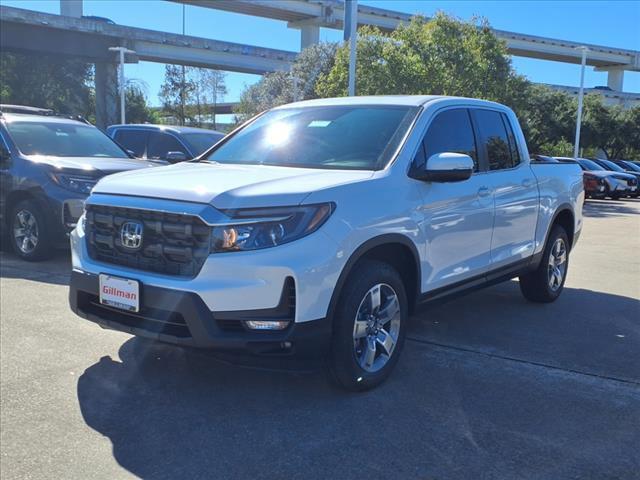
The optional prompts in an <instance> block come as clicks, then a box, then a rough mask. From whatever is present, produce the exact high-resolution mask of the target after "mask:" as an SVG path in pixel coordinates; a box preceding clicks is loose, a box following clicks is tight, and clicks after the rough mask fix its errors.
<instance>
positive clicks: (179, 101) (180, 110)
mask: <svg viewBox="0 0 640 480" xmlns="http://www.w3.org/2000/svg"><path fill="white" fill-rule="evenodd" d="M195 91H196V85H195V82H194V81H193V80H192V79H191V75H190V69H189V68H187V67H181V66H179V65H166V66H165V72H164V82H163V83H162V85H161V86H160V95H159V97H160V100H161V101H162V105H163V110H164V111H165V112H167V113H169V114H171V115H173V116H174V117H175V118H176V120H177V121H178V123H179V124H180V125H184V124H185V123H186V120H187V111H186V105H187V104H189V103H193V100H194V98H193V97H194V93H195Z"/></svg>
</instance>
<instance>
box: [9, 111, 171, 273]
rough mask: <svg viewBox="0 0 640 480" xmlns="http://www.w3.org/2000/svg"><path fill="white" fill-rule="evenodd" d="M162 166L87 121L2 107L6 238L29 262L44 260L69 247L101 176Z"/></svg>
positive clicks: (42, 112) (48, 112) (49, 112)
mask: <svg viewBox="0 0 640 480" xmlns="http://www.w3.org/2000/svg"><path fill="white" fill-rule="evenodd" d="M163 163H164V162H163ZM156 164H158V163H152V162H146V161H144V160H140V159H135V158H132V157H131V156H130V155H129V154H128V153H127V152H125V151H124V150H123V149H122V148H120V146H118V145H117V144H116V143H115V142H114V141H113V140H112V139H110V138H109V137H108V136H106V135H105V134H104V133H102V132H101V131H100V130H98V129H97V128H95V127H94V126H92V125H90V124H88V123H87V122H85V121H83V120H80V119H73V118H70V117H63V116H56V115H54V114H53V112H52V111H51V110H45V109H36V108H32V107H21V106H9V105H0V182H1V184H0V186H1V188H0V225H1V227H2V232H1V234H2V236H3V240H6V241H8V242H9V243H10V244H11V246H12V248H13V249H14V250H15V252H16V253H17V254H18V255H19V256H20V257H22V258H24V259H25V260H41V259H44V258H46V257H47V256H48V255H49V254H50V253H51V252H52V250H53V249H54V248H55V247H58V246H62V245H68V242H69V240H68V234H69V232H70V231H71V230H72V229H73V228H74V227H75V225H76V223H77V221H78V218H79V217H80V216H81V214H82V211H83V208H84V200H85V198H86V197H87V196H88V194H89V192H90V191H91V189H92V188H93V186H94V185H95V184H96V182H97V181H98V180H99V179H100V178H101V177H103V176H105V175H108V174H111V173H115V172H121V171H123V170H133V169H136V168H144V167H150V166H152V165H156ZM132 193H134V192H132Z"/></svg>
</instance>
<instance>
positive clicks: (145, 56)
mask: <svg viewBox="0 0 640 480" xmlns="http://www.w3.org/2000/svg"><path fill="white" fill-rule="evenodd" d="M70 5H71V6H76V7H77V6H80V7H81V6H82V3H81V2H68V1H67V0H64V1H63V2H62V3H61V7H63V8H61V11H62V12H63V13H77V10H76V11H72V12H69V11H68V10H69V8H68V7H69V6H70ZM113 46H124V47H127V48H129V49H131V50H134V51H135V52H136V56H135V57H131V56H128V57H127V61H129V62H137V61H138V60H144V61H150V62H159V63H172V64H178V65H188V66H196V67H206V68H214V69H219V70H228V71H234V72H245V73H254V74H263V73H265V72H272V71H275V70H288V69H289V68H290V65H291V62H292V61H293V60H294V59H295V57H296V55H297V53H296V52H288V51H284V50H276V49H271V48H262V47H255V46H250V45H242V44H238V43H232V42H223V41H218V40H210V39H206V38H199V37H192V36H187V35H176V34H172V33H166V32H159V31H155V30H148V29H143V28H134V27H125V26H122V25H115V24H111V23H107V22H102V21H97V20H93V19H88V18H81V17H74V16H69V15H53V14H48V13H41V12H35V11H32V10H25V9H21V8H13V7H5V6H0V49H2V50H9V51H19V52H38V53H45V54H51V55H64V56H70V57H75V58H81V59H84V60H86V61H88V62H93V63H95V66H96V71H95V73H96V80H95V81H96V123H97V124H98V125H99V126H100V127H105V126H106V125H109V124H111V123H115V122H116V121H117V115H116V114H117V112H116V108H117V107H116V105H117V63H116V56H115V54H114V53H113V52H109V47H113Z"/></svg>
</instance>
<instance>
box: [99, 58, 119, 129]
mask: <svg viewBox="0 0 640 480" xmlns="http://www.w3.org/2000/svg"><path fill="white" fill-rule="evenodd" d="M95 65H96V75H95V86H96V126H97V127H98V128H100V129H102V130H104V129H106V128H107V127H108V126H109V125H113V124H115V123H118V65H117V64H116V63H109V62H97V63H96V64H95Z"/></svg>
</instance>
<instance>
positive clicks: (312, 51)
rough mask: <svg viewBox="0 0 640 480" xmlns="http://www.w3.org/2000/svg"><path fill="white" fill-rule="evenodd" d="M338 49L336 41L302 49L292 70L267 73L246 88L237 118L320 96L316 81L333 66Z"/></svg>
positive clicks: (237, 108)
mask: <svg viewBox="0 0 640 480" xmlns="http://www.w3.org/2000/svg"><path fill="white" fill-rule="evenodd" d="M336 48H337V44H335V43H320V44H317V45H312V46H311V47H308V48H306V49H304V50H303V51H302V52H300V54H299V55H298V57H297V58H296V60H295V61H294V63H293V65H292V67H291V71H290V72H273V73H267V74H265V75H264V76H263V77H262V79H261V80H260V81H259V82H258V83H256V84H254V85H251V86H249V87H247V88H246V89H245V91H244V92H242V95H241V96H240V103H239V105H238V106H237V107H236V109H235V113H236V115H237V118H238V120H239V121H243V120H246V119H248V118H251V117H252V116H254V115H256V114H258V113H260V112H262V111H264V110H268V109H269V108H273V107H275V106H278V105H283V104H285V103H290V102H293V101H296V100H308V99H311V98H317V96H318V94H317V93H316V83H317V80H318V78H320V77H321V76H322V75H325V74H327V73H328V72H329V70H331V68H332V67H333V62H334V59H335V52H336Z"/></svg>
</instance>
